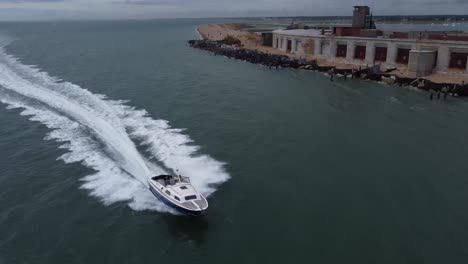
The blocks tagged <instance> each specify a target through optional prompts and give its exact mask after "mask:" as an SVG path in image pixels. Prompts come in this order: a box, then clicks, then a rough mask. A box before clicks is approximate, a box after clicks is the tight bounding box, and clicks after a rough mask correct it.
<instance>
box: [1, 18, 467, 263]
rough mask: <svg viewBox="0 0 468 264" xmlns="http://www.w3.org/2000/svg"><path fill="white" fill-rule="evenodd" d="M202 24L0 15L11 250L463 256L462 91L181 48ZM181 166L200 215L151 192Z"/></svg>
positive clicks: (5, 210)
mask: <svg viewBox="0 0 468 264" xmlns="http://www.w3.org/2000/svg"><path fill="white" fill-rule="evenodd" d="M206 22H217V21H201V20H170V21H145V22H59V23H3V24H0V32H1V33H0V34H1V35H0V44H1V47H2V48H1V49H0V101H1V104H0V106H1V108H0V135H1V137H0V149H1V150H2V159H0V168H1V174H0V209H1V210H0V263H117V262H118V263H155V262H162V263H255V262H269V263H285V262H290V261H292V260H294V261H301V262H319V263H344V262H351V263H441V262H444V263H447V262H448V263H463V262H465V261H467V260H468V256H467V253H466V250H465V247H466V246H467V244H468V240H467V237H468V231H466V230H468V229H467V227H468V213H467V210H466V204H467V202H468V192H467V191H468V181H467V180H466V175H468V165H467V163H466V161H465V157H466V156H467V154H468V149H467V148H466V145H467V139H466V136H465V134H466V131H467V129H468V125H467V123H466V122H464V118H465V117H464V116H465V115H466V113H467V111H468V105H467V102H466V101H464V100H461V99H454V98H449V99H448V100H447V101H437V100H435V101H429V100H428V98H427V94H425V93H421V92H417V91H412V90H407V89H404V88H398V87H388V86H382V85H380V84H376V83H372V82H364V81H358V80H348V81H346V82H345V81H337V82H329V81H328V78H327V77H325V76H323V75H320V74H316V73H311V72H302V71H294V70H273V71H272V70H269V69H268V68H265V67H261V66H258V65H252V64H247V63H244V62H241V61H235V60H230V59H227V58H223V57H218V56H212V55H210V54H209V53H206V52H203V51H199V50H193V49H190V48H189V47H187V45H186V44H185V43H186V42H185V41H186V40H187V39H191V38H196V33H195V31H194V28H195V27H196V25H197V24H199V23H206ZM176 169H179V170H180V171H181V173H182V174H185V175H188V176H190V177H191V179H192V181H193V182H194V185H195V186H196V187H197V188H198V189H199V190H201V191H202V192H203V193H205V194H206V195H209V198H208V199H209V202H210V208H209V210H208V211H207V213H206V214H205V215H204V216H203V217H201V218H197V219H190V218H186V217H183V216H179V215H177V214H175V213H174V212H172V211H171V210H169V209H168V208H166V207H165V206H164V205H162V204H161V203H160V202H158V201H157V200H156V199H155V198H154V197H153V196H152V195H151V193H150V192H149V191H148V189H147V186H146V183H145V177H146V175H147V174H157V173H161V172H170V171H172V170H176Z"/></svg>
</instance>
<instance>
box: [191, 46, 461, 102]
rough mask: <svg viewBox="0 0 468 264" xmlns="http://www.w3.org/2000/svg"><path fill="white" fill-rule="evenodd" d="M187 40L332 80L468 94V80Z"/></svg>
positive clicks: (226, 53)
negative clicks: (434, 78) (410, 74)
mask: <svg viewBox="0 0 468 264" xmlns="http://www.w3.org/2000/svg"><path fill="white" fill-rule="evenodd" d="M188 44H189V45H190V46H191V47H193V48H196V49H201V50H206V51H210V52H213V53H214V54H215V55H221V56H226V57H228V58H234V59H239V60H243V61H246V62H250V63H254V64H261V65H264V66H267V67H269V68H275V69H278V68H293V69H302V70H310V71H317V72H325V73H329V74H330V79H331V80H333V79H334V78H335V77H336V78H344V79H346V78H348V77H350V78H359V79H364V80H366V79H367V80H372V81H377V82H385V83H387V84H391V85H400V86H403V85H410V86H414V87H417V88H418V89H421V90H425V91H429V92H430V93H431V99H432V97H433V94H435V93H445V94H452V95H454V96H468V84H462V85H460V84H454V83H435V82H431V81H430V80H427V79H424V78H407V77H399V76H397V75H396V74H392V73H391V72H392V70H387V71H386V72H383V73H382V72H376V71H374V70H373V68H365V69H356V70H351V69H340V68H337V67H334V66H320V65H319V64H318V63H317V62H316V61H306V60H300V59H294V58H290V57H288V56H285V55H277V54H270V53H265V52H261V51H257V50H252V49H246V48H241V47H235V46H231V45H226V44H224V43H222V41H212V40H206V39H204V40H189V41H188Z"/></svg>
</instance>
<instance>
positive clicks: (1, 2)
mask: <svg viewBox="0 0 468 264" xmlns="http://www.w3.org/2000/svg"><path fill="white" fill-rule="evenodd" d="M354 4H359V5H369V6H371V8H372V10H373V13H374V14H375V15H418V14H465V13H466V11H465V10H467V8H468V0H387V1H382V0H353V1H349V0H0V19H4V17H3V16H2V15H1V13H5V12H1V10H2V9H3V10H7V8H15V10H20V9H25V10H26V9H27V10H28V14H31V13H34V12H35V11H34V10H36V11H37V12H36V13H37V14H36V13H35V16H34V17H37V16H41V15H42V16H44V18H45V19H47V16H45V15H43V14H44V13H45V12H44V11H45V10H51V11H56V13H57V14H60V11H61V10H66V11H67V12H75V13H76V14H79V16H82V17H83V18H92V19H96V18H106V19H108V18H115V19H119V18H171V17H232V16H295V15H297V16H343V15H351V12H352V6H353V5H354ZM12 10H13V9H10V12H13V11H12ZM15 13H17V14H18V17H20V18H21V17H22V14H24V12H19V11H15ZM15 13H10V14H8V17H15ZM31 16H32V15H31ZM64 17H65V18H67V17H66V16H65V15H64Z"/></svg>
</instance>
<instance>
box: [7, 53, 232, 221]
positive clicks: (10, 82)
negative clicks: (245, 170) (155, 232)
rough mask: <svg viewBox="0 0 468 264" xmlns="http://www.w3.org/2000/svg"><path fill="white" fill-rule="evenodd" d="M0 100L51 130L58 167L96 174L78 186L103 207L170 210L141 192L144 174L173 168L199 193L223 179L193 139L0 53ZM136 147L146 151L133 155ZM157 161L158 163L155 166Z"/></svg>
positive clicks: (218, 164)
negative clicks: (77, 164) (57, 144)
mask: <svg viewBox="0 0 468 264" xmlns="http://www.w3.org/2000/svg"><path fill="white" fill-rule="evenodd" d="M0 101H1V102H2V103H4V104H6V105H7V107H8V108H19V109H22V111H21V115H25V116H29V119H30V120H32V121H37V122H40V123H42V124H44V125H45V126H47V127H48V128H49V129H51V131H50V132H49V133H48V135H47V136H46V139H49V140H55V141H57V142H62V143H63V144H62V145H61V148H63V149H66V150H68V152H67V153H66V154H64V155H63V156H61V157H60V159H61V160H63V161H64V162H65V163H74V162H81V163H82V164H83V165H85V166H87V167H89V168H91V169H93V170H94V171H95V173H93V174H91V175H87V176H85V177H83V179H82V180H83V184H82V188H83V189H86V190H89V192H90V194H91V195H92V196H95V197H98V198H99V199H100V200H101V201H102V202H103V203H104V204H106V205H107V204H112V203H115V202H127V203H128V204H129V206H130V207H131V208H132V209H135V210H157V211H161V212H172V211H171V210H170V209H169V208H167V207H166V206H165V205H163V204H162V203H161V202H159V201H158V200H156V198H155V197H154V196H153V195H152V194H151V192H150V191H149V190H148V186H147V182H146V179H147V177H148V176H149V175H154V174H160V173H165V172H166V171H167V170H168V169H169V170H179V172H180V173H181V174H183V175H186V176H189V177H190V178H191V180H192V183H193V185H194V186H195V187H196V188H197V189H198V190H199V191H200V192H202V193H203V194H204V195H207V196H208V195H210V194H212V193H213V192H214V191H215V187H216V186H217V185H219V184H220V183H222V182H225V181H226V180H228V179H229V175H228V174H227V172H225V170H224V164H223V163H221V162H219V161H217V160H215V159H213V158H211V157H210V156H208V155H203V154H201V153H200V151H199V147H197V146H195V145H193V142H192V140H191V139H190V138H189V137H188V136H187V135H184V134H182V133H181V131H182V130H180V129H175V128H171V127H170V126H169V124H168V122H167V121H165V120H155V119H153V118H151V117H150V115H149V114H148V113H147V111H145V110H139V109H137V108H135V107H132V106H129V105H127V104H126V102H125V101H115V100H108V99H106V96H105V95H99V94H94V93H92V92H90V91H88V90H87V89H84V88H81V87H80V86H78V85H75V84H72V83H69V82H62V81H61V80H60V79H58V78H54V77H52V76H49V75H48V74H47V73H46V72H43V71H41V70H40V69H39V68H38V67H35V66H30V65H23V64H21V62H20V61H19V60H18V59H17V58H15V57H13V56H11V55H8V54H6V52H5V50H4V48H0ZM135 142H139V143H140V144H141V145H143V146H144V147H145V148H146V150H147V153H148V154H146V156H145V153H140V152H139V151H138V149H137V148H136V146H135ZM158 164H159V165H158Z"/></svg>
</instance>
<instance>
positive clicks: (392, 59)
mask: <svg viewBox="0 0 468 264" xmlns="http://www.w3.org/2000/svg"><path fill="white" fill-rule="evenodd" d="M397 54H398V48H397V45H396V44H395V43H392V42H390V43H388V46H387V61H386V63H387V65H388V66H392V67H395V66H396V57H397Z"/></svg>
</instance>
